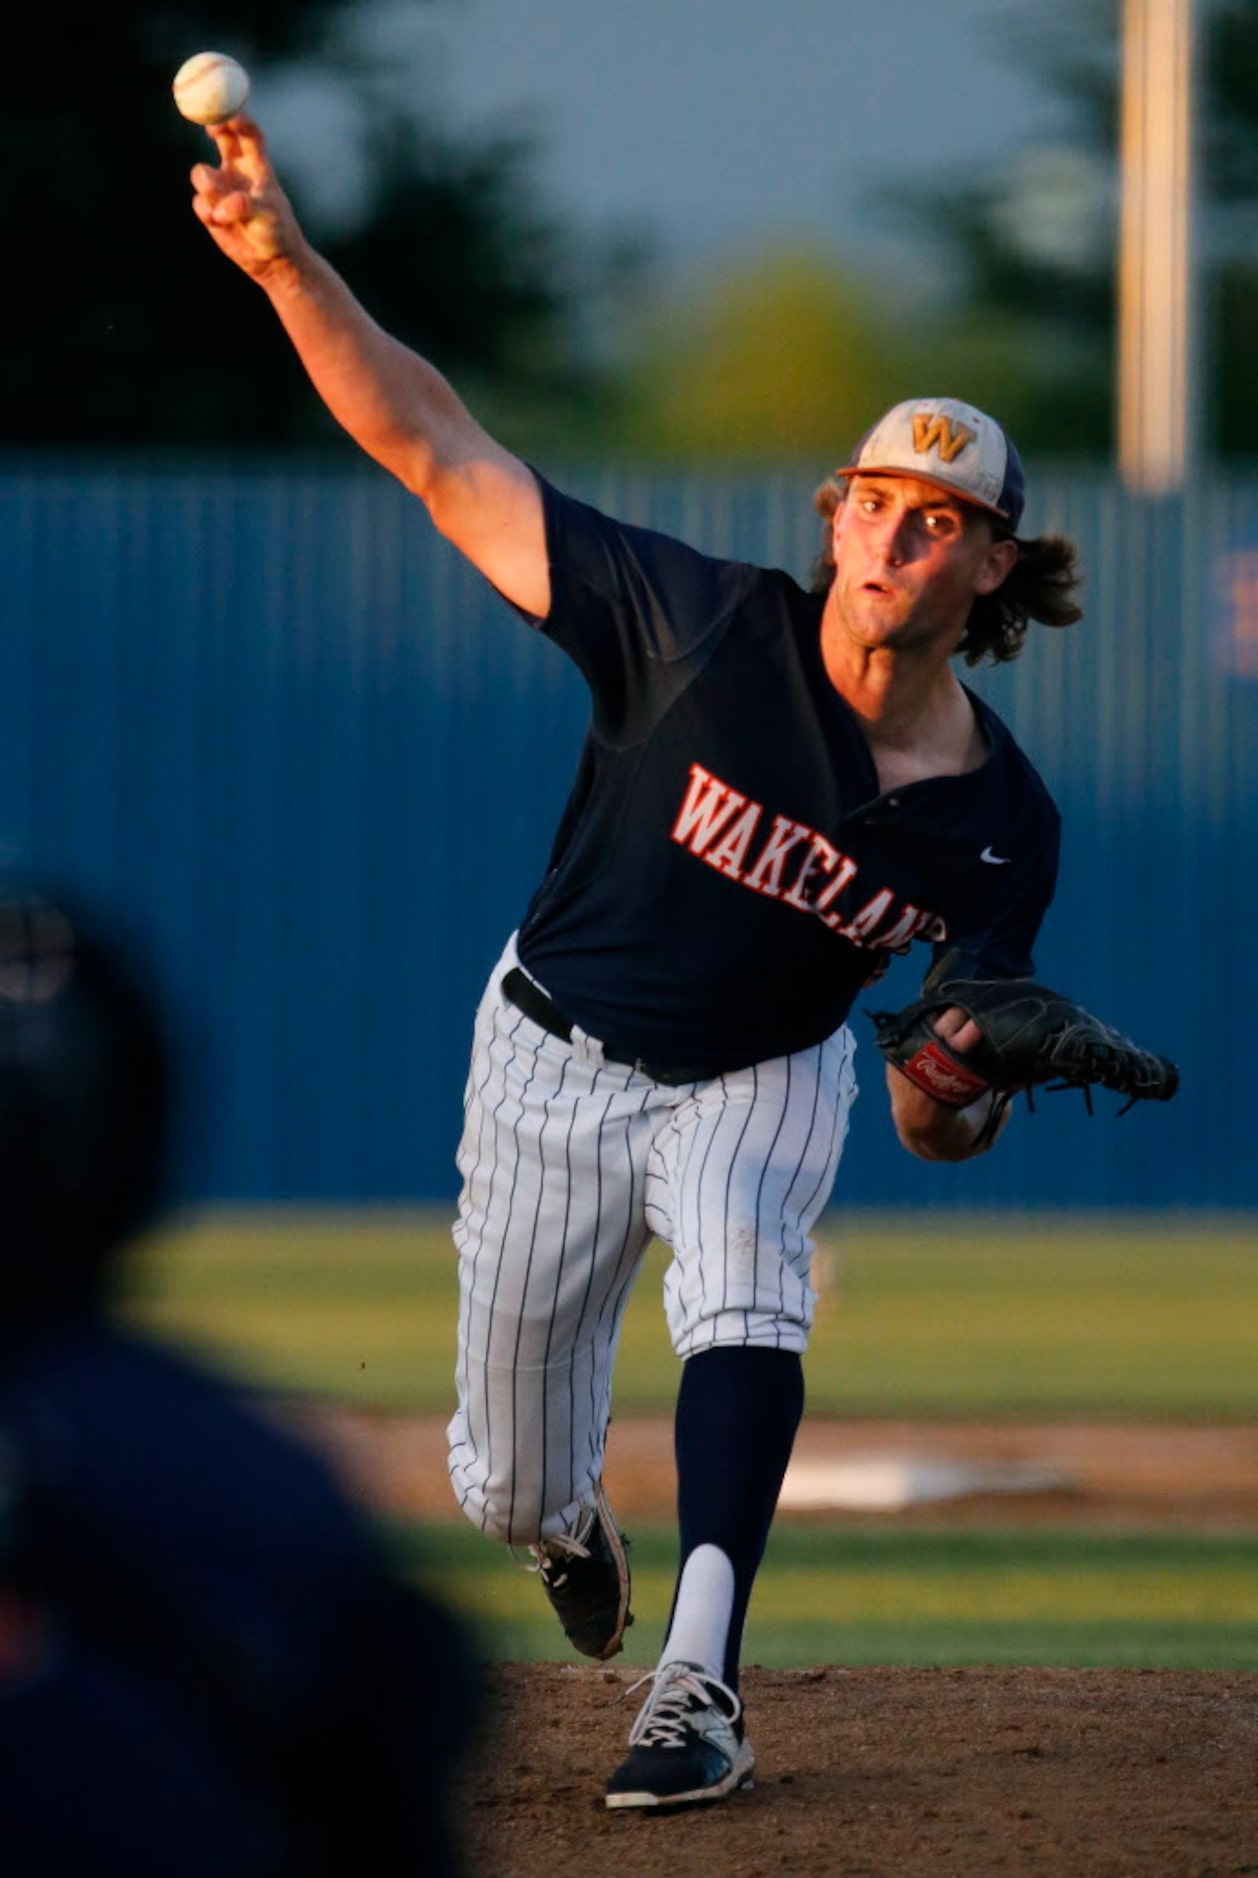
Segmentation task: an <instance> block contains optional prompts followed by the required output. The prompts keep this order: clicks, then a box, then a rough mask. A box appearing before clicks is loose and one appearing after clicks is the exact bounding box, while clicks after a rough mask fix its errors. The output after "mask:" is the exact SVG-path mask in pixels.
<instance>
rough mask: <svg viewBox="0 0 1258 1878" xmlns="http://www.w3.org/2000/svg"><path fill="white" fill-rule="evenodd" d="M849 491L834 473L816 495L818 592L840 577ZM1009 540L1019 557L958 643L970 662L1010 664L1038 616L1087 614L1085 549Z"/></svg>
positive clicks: (1047, 538)
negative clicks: (841, 525)
mask: <svg viewBox="0 0 1258 1878" xmlns="http://www.w3.org/2000/svg"><path fill="white" fill-rule="evenodd" d="M846 493H847V491H846V487H845V486H841V485H840V484H839V483H838V482H837V481H836V480H835V479H834V478H832V477H831V478H828V479H827V480H826V481H825V482H824V483H822V485H821V487H820V488H819V489H818V490H817V493H816V495H815V496H814V497H813V503H814V506H815V507H816V509H817V512H818V514H819V515H820V516H821V517H822V519H823V521H824V522H825V533H824V536H823V538H822V550H821V553H820V555H819V556H818V558H817V560H816V562H815V563H814V565H813V571H812V586H811V591H812V592H813V593H818V594H823V593H828V592H829V591H830V587H831V584H832V583H833V580H834V549H833V545H832V541H831V528H832V524H833V522H834V517H835V513H836V511H837V509H838V507H839V504H840V503H841V502H842V501H843V500H844V497H845V495H846ZM998 526H999V524H997V527H998ZM1006 539H1007V540H1010V541H1013V542H1014V543H1015V544H1016V546H1017V549H1018V558H1017V561H1016V562H1015V563H1014V565H1013V567H1012V569H1011V570H1010V572H1009V574H1008V575H1007V576H1006V578H1005V579H1004V580H1003V581H1002V582H1001V584H1000V586H999V587H997V589H996V591H995V593H986V594H981V595H980V596H979V598H978V599H977V600H975V602H974V605H973V606H972V607H971V609H970V617H969V619H968V620H967V621H966V627H965V636H964V637H963V639H962V640H961V643H960V645H959V646H958V647H957V651H958V652H959V653H960V654H961V656H962V657H963V658H964V660H965V662H966V664H967V665H979V664H981V663H982V661H983V660H984V659H988V660H990V661H991V663H992V664H993V665H1005V664H1007V663H1008V661H1009V660H1010V659H1016V658H1017V656H1018V654H1019V652H1021V650H1022V645H1023V641H1024V639H1025V638H1026V632H1027V627H1028V626H1029V625H1030V623H1031V621H1032V620H1038V621H1039V623H1040V625H1041V626H1073V625H1074V623H1075V621H1076V620H1080V619H1082V618H1083V608H1082V607H1081V606H1080V605H1079V603H1078V601H1077V599H1076V594H1077V592H1078V588H1079V582H1080V579H1081V575H1080V573H1079V566H1078V560H1079V551H1078V549H1077V548H1076V547H1075V544H1074V543H1073V541H1069V540H1068V539H1067V538H1066V536H1065V535H1036V536H1035V537H1034V538H1033V539H1031V540H1025V541H1024V540H1022V539H1021V538H1020V537H1019V536H1017V535H1008V536H1006Z"/></svg>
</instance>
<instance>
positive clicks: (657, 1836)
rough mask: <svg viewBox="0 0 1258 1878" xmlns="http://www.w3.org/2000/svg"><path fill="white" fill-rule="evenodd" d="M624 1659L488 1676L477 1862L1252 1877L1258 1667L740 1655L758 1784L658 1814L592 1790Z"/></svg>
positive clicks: (551, 1871)
mask: <svg viewBox="0 0 1258 1878" xmlns="http://www.w3.org/2000/svg"><path fill="white" fill-rule="evenodd" d="M632 1675H633V1672H631V1671H623V1672H617V1671H614V1670H608V1669H603V1670H600V1669H598V1668H588V1669H587V1668H560V1667H558V1666H554V1665H550V1664H507V1665H503V1666H500V1667H498V1668H496V1669H495V1670H494V1671H493V1672H492V1674H491V1681H490V1713H489V1722H488V1727H487V1733H486V1738H485V1741H484V1743H483V1745H482V1748H481V1750H480V1753H479V1756H478V1759H477V1762H476V1765H475V1767H474V1769H473V1770H472V1771H471V1773H470V1775H469V1777H468V1778H467V1780H466V1782H465V1785H464V1790H463V1792H462V1794H461V1795H460V1797H459V1811H460V1814H461V1817H462V1820H463V1825H464V1835H465V1846H466V1859H467V1868H468V1871H469V1873H471V1874H474V1875H475V1878H481V1875H482V1874H484V1875H485V1878H489V1875H490V1874H492V1875H493V1878H499V1875H501V1878H590V1874H600V1873H606V1872H608V1871H610V1870H611V1869H613V1868H614V1869H615V1871H616V1872H617V1873H618V1874H622V1875H623V1878H677V1874H678V1873H679V1872H687V1873H703V1874H711V1875H712V1878H753V1875H754V1878H778V1875H779V1874H782V1873H807V1874H815V1875H816V1878H830V1875H831V1874H833V1875H834V1878H933V1874H936V1873H957V1874H961V1873H965V1874H969V1875H970V1878H983V1875H985V1874H987V1873H1019V1874H1021V1873H1026V1874H1032V1873H1034V1874H1037V1878H1224V1875H1225V1874H1226V1878H1239V1874H1241V1873H1254V1872H1258V1674H1245V1675H1219V1674H1209V1675H1206V1674H1198V1673H1196V1672H1191V1671H1179V1672H1174V1673H1165V1672H1161V1671H1145V1670H1082V1669H1078V1670H1076V1669H1054V1670H1045V1669H1038V1670H1030V1669H932V1670H927V1669H859V1670H848V1669H810V1670H751V1671H749V1672H748V1674H747V1676H746V1680H745V1685H744V1693H745V1695H746V1699H747V1712H748V1722H749V1733H750V1735H751V1739H752V1741H753V1742H754V1744H755V1748H756V1753H757V1758H758V1767H757V1782H756V1786H755V1787H754V1789H753V1790H752V1791H750V1792H747V1793H740V1794H738V1795H735V1796H734V1797H733V1798H731V1799H729V1800H726V1801H723V1802H722V1803H721V1804H719V1805H717V1806H714V1807H710V1808H707V1809H696V1810H693V1811H690V1812H686V1813H680V1814H674V1815H667V1816H656V1817H652V1816H650V1815H643V1814H629V1815H626V1814H624V1813H611V1812H608V1810H607V1809H606V1808H605V1807H604V1806H603V1804H602V1799H601V1786H602V1781H603V1779H604V1778H605V1777H606V1774H607V1772H608V1770H609V1769H610V1768H611V1767H612V1766H614V1765H615V1762H616V1761H617V1760H618V1759H619V1757H620V1755H621V1753H622V1752H623V1742H624V1736H625V1731H626V1728H627V1724H628V1718H629V1717H630V1716H631V1715H632V1713H633V1709H632V1706H630V1705H628V1704H626V1703H624V1702H623V1701H622V1700H621V1697H622V1696H623V1694H624V1692H625V1690H626V1688H627V1687H628V1685H629V1683H630V1681H631V1679H632ZM634 1700H635V1701H636V1698H634Z"/></svg>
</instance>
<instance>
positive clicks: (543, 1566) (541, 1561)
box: [521, 1507, 598, 1587]
mask: <svg viewBox="0 0 1258 1878" xmlns="http://www.w3.org/2000/svg"><path fill="white" fill-rule="evenodd" d="M597 1516H598V1513H597V1508H595V1507H591V1508H590V1509H589V1511H588V1513H586V1514H585V1516H584V1517H583V1518H582V1520H581V1522H580V1524H579V1525H578V1526H577V1527H576V1529H575V1531H573V1532H557V1533H555V1534H554V1536H553V1537H552V1538H550V1539H539V1540H538V1541H537V1543H536V1544H534V1545H531V1546H529V1548H528V1554H529V1555H528V1558H527V1559H525V1560H522V1561H521V1562H522V1564H523V1565H524V1569H525V1571H526V1572H539V1573H540V1574H541V1577H542V1581H543V1583H545V1584H548V1585H554V1586H556V1587H558V1586H559V1585H562V1584H564V1583H565V1582H566V1580H567V1577H568V1573H567V1571H566V1569H565V1564H566V1561H567V1560H568V1559H573V1558H589V1556H590V1548H589V1545H588V1543H587V1541H588V1540H589V1537H590V1534H591V1533H592V1532H593V1530H594V1521H595V1519H596V1518H597Z"/></svg>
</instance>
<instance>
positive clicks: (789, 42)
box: [256, 0, 1055, 265]
mask: <svg viewBox="0 0 1258 1878" xmlns="http://www.w3.org/2000/svg"><path fill="white" fill-rule="evenodd" d="M1042 7H1043V0H935V3H934V4H932V0H858V3H854V0H721V3H720V4H718V3H717V0H634V4H633V5H632V6H617V5H611V4H607V0H428V3H427V4H417V0H374V4H371V5H369V6H364V7H362V8H361V9H360V10H359V11H358V13H357V15H356V18H357V22H358V24H357V26H356V31H357V32H358V33H359V34H360V35H361V37H362V39H363V41H364V42H365V43H367V44H371V45H374V46H376V47H377V48H379V49H380V50H382V51H384V52H385V53H386V55H387V56H388V58H389V59H390V61H391V63H392V64H393V67H394V69H395V71H396V72H397V74H398V82H399V83H401V84H403V85H404V86H405V87H406V88H408V89H410V90H412V91H413V94H414V95H415V97H416V99H417V101H419V102H420V103H421V104H422V105H423V106H424V107H425V108H426V109H429V110H431V109H433V108H435V109H436V110H437V111H438V112H439V113H440V114H442V115H444V117H445V118H446V119H447V121H448V122H450V123H452V124H454V125H456V126H460V127H465V128H476V129H481V130H484V129H489V128H496V129H504V130H505V129H510V130H525V131H528V132H531V133H532V134H533V135H534V137H535V138H536V140H537V143H538V146H539V159H538V165H537V170H536V174H537V178H538V181H539V183H540V185H541V189H542V192H543V195H544V198H545V201H546V203H547V205H548V206H550V207H553V208H557V209H558V210H559V212H560V213H561V214H562V215H563V216H565V217H571V218H574V219H576V220H578V221H588V222H591V223H598V224H601V225H604V226H608V225H611V224H618V225H622V226H624V227H626V228H629V229H641V230H644V231H645V232H646V233H648V234H649V235H650V236H651V237H652V238H653V239H654V240H655V241H656V243H657V244H658V245H659V247H660V249H661V251H662V253H663V255H664V256H665V257H666V259H668V260H670V261H675V262H676V263H677V264H679V265H684V264H685V263H686V261H687V260H691V259H692V260H694V261H696V262H698V263H700V264H705V265H706V264H707V263H708V262H710V261H711V260H713V259H714V258H719V257H721V256H723V255H736V254H738V253H740V252H746V251H748V250H753V249H755V248H757V247H762V246H764V245H766V244H768V243H770V242H782V241H786V240H790V239H791V238H799V237H802V238H804V239H805V240H809V241H816V242H819V243H823V244H825V245H827V246H832V247H834V248H836V249H839V250H841V251H843V252H845V253H848V254H850V255H857V254H860V253H865V254H869V255H873V256H875V257H876V256H877V255H878V254H879V253H880V252H886V253H887V254H890V253H892V252H894V251H895V248H896V244H895V241H894V240H893V238H892V237H891V234H890V231H889V229H888V227H887V218H886V217H885V215H884V216H882V217H881V218H880V215H879V212H878V209H877V207H876V204H875V200H874V198H875V193H876V191H877V190H878V189H879V188H880V187H882V186H883V185H886V184H893V183H895V182H897V181H901V180H906V179H910V178H913V177H920V176H923V175H927V176H931V175H937V174H938V173H939V171H940V169H941V167H944V166H946V168H947V169H948V170H951V171H953V172H955V173H956V174H958V175H965V174H967V173H971V172H973V171H975V170H978V171H980V172H981V171H983V170H984V169H986V168H988V167H989V166H991V165H993V164H999V163H1007V162H1011V161H1017V160H1019V159H1020V158H1021V157H1024V156H1025V154H1026V152H1027V151H1028V149H1030V148H1032V147H1034V146H1035V145H1037V144H1039V143H1042V142H1051V141H1052V138H1053V131H1054V110H1055V107H1054V105H1053V103H1052V101H1051V100H1050V99H1049V98H1047V96H1046V95H1045V94H1044V93H1043V92H1042V91H1041V89H1040V88H1039V86H1038V84H1037V82H1036V79H1035V76H1034V73H1033V71H1032V70H1031V69H1029V67H1028V66H1027V64H1026V63H1025V61H1020V60H1018V59H1017V58H1016V57H1012V56H1010V55H1009V54H1008V52H1007V51H1006V50H1005V38H1006V32H1007V29H1008V28H1009V27H1010V26H1013V27H1015V28H1016V27H1017V26H1018V25H1019V24H1021V25H1023V26H1024V27H1025V26H1026V25H1028V24H1030V23H1033V22H1034V20H1035V18H1036V17H1037V16H1039V15H1042ZM256 103H257V106H258V108H259V111H260V112H262V113H263V114H264V116H265V113H266V110H267V108H268V101H267V99H266V98H265V96H264V95H259V96H258V97H257V99H256ZM269 107H270V112H271V116H270V120H269V121H270V122H271V125H272V129H273V142H274V144H275V147H276V149H277V152H280V153H282V152H284V151H285V150H287V149H292V150H294V151H296V152H298V153H299V154H300V155H301V156H302V157H303V160H306V161H309V160H310V159H311V158H312V156H313V162H312V163H311V165H310V170H311V173H310V179H309V180H310V182H311V183H312V184H313V185H314V186H315V187H316V188H320V189H321V190H322V192H323V195H324V198H325V200H326V202H327V204H328V206H329V208H330V209H331V210H333V211H335V209H336V206H337V200H336V198H337V192H338V189H339V190H342V191H343V192H344V193H345V194H346V195H347V196H348V197H350V198H352V191H353V180H354V179H353V166H352V164H348V163H344V164H342V165H341V166H340V167H339V168H338V167H337V165H335V164H329V163H328V161H327V152H328V149H329V147H331V148H335V147H336V146H337V143H338V124H337V109H339V108H342V107H338V106H333V107H332V108H330V110H329V111H325V112H324V113H323V115H322V120H321V122H322V134H323V140H324V141H323V146H322V150H321V152H320V153H319V154H317V155H316V154H315V153H314V152H313V151H312V149H311V145H310V139H309V134H308V133H309V122H310V117H311V113H310V110H309V103H308V100H304V99H303V94H302V93H301V90H300V87H289V89H288V90H287V91H286V92H285V93H284V94H283V95H282V96H281V95H279V93H278V92H275V91H273V93H272V96H271V99H270V101H269ZM342 128H343V127H342ZM339 141H340V142H341V144H342V147H343V142H344V140H343V139H340V140H339ZM901 255H902V258H904V257H903V251H901Z"/></svg>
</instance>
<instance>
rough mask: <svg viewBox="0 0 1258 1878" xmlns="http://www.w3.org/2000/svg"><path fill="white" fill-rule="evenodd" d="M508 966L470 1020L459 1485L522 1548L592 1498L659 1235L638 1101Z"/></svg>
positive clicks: (486, 1526) (456, 1429)
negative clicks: (617, 1377)
mask: <svg viewBox="0 0 1258 1878" xmlns="http://www.w3.org/2000/svg"><path fill="white" fill-rule="evenodd" d="M508 962H510V954H508V955H507V957H506V958H504V961H503V965H502V967H500V969H499V972H496V973H495V975H494V977H493V979H491V981H490V985H489V989H488V990H487V992H486V994H485V998H484V999H483V1000H482V1004H481V1008H480V1011H479V1013H478V1015H477V1025H476V1039H475V1044H474V1048H473V1056H472V1066H471V1071H470V1074H469V1077H468V1088H467V1099H466V1120H465V1127H464V1133H463V1140H462V1143H461V1145H460V1149H459V1166H460V1170H461V1172H462V1174H463V1192H462V1196H461V1198H460V1202H459V1218H458V1223H457V1225H456V1228H455V1240H456V1243H457V1245H458V1248H459V1287H460V1308H459V1358H458V1370H457V1383H458V1409H457V1412H456V1414H455V1416H454V1419H453V1421H452V1422H451V1424H450V1429H449V1436H450V1474H451V1480H452V1482H453V1485H454V1490H455V1493H456V1495H457V1496H458V1499H459V1502H460V1504H461V1505H462V1507H463V1509H464V1511H465V1512H466V1513H467V1515H468V1517H469V1519H471V1520H473V1521H474V1522H475V1524H477V1525H478V1526H479V1527H480V1528H481V1529H482V1531H485V1532H489V1533H492V1534H494V1536H496V1537H497V1538H500V1539H504V1540H506V1541H507V1542H508V1543H510V1544H529V1543H532V1542H535V1541H537V1540H539V1539H541V1538H546V1537H551V1536H554V1535H558V1534H563V1533H566V1532H569V1531H570V1530H571V1529H572V1528H573V1526H574V1525H575V1524H576V1523H577V1522H578V1521H579V1519H580V1517H581V1515H582V1513H583V1511H584V1510H585V1509H586V1508H587V1507H588V1506H589V1504H590V1502H591V1500H592V1498H593V1495H594V1491H595V1488H596V1486H597V1483H598V1481H599V1479H600V1477H601V1474H602V1466H603V1446H604V1441H605V1437H606V1429H607V1419H608V1412H609V1407H610V1399H611V1377H612V1365H613V1360H614V1356H615V1350H616V1343H617V1340H618V1337H619V1334H620V1322H621V1317H622V1314H623V1310H624V1305H625V1301H626V1299H627V1297H628V1293H629V1287H630V1284H631V1282H632V1280H633V1278H634V1276H635V1274H636V1272H637V1269H638V1266H639V1264H640V1262H641V1258H642V1253H643V1250H644V1248H645V1245H646V1242H647V1239H648V1236H649V1234H648V1229H647V1225H646V1220H645V1216H644V1208H643V1198H642V1193H643V1182H642V1179H641V1177H640V1175H639V1174H638V1172H637V1168H636V1161H637V1159H639V1158H640V1156H641V1154H644V1153H645V1129H644V1127H643V1125H642V1120H641V1110H642V1100H641V1097H640V1095H635V1096H633V1097H627V1096H626V1094H625V1090H624V1085H625V1083H626V1081H627V1080H628V1075H627V1072H618V1073H615V1074H613V1073H612V1072H610V1071H606V1070H602V1069H600V1068H598V1067H597V1066H596V1065H593V1064H591V1063H589V1062H585V1061H583V1060H581V1058H580V1057H579V1056H578V1055H576V1054H575V1053H574V1052H573V1051H572V1050H571V1049H570V1048H569V1047H568V1046H567V1045H564V1044H562V1043H560V1042H558V1040H556V1039H555V1038H552V1037H548V1036H547V1035H546V1033H545V1032H544V1031H542V1030H540V1029H539V1028H538V1027H537V1026H536V1025H535V1024H533V1023H531V1022H530V1021H529V1020H528V1019H527V1018H525V1017H523V1016H522V1015H521V1013H520V1012H519V1011H517V1010H515V1008H514V1007H513V1006H512V1005H510V1004H508V1003H506V1002H505V1000H503V999H502V997H501V995H500V993H499V991H498V983H499V979H500V973H501V970H502V969H505V966H506V964H507V963H508ZM639 1135H640V1136H641V1137H642V1144H641V1147H640V1148H639V1144H638V1137H639Z"/></svg>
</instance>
